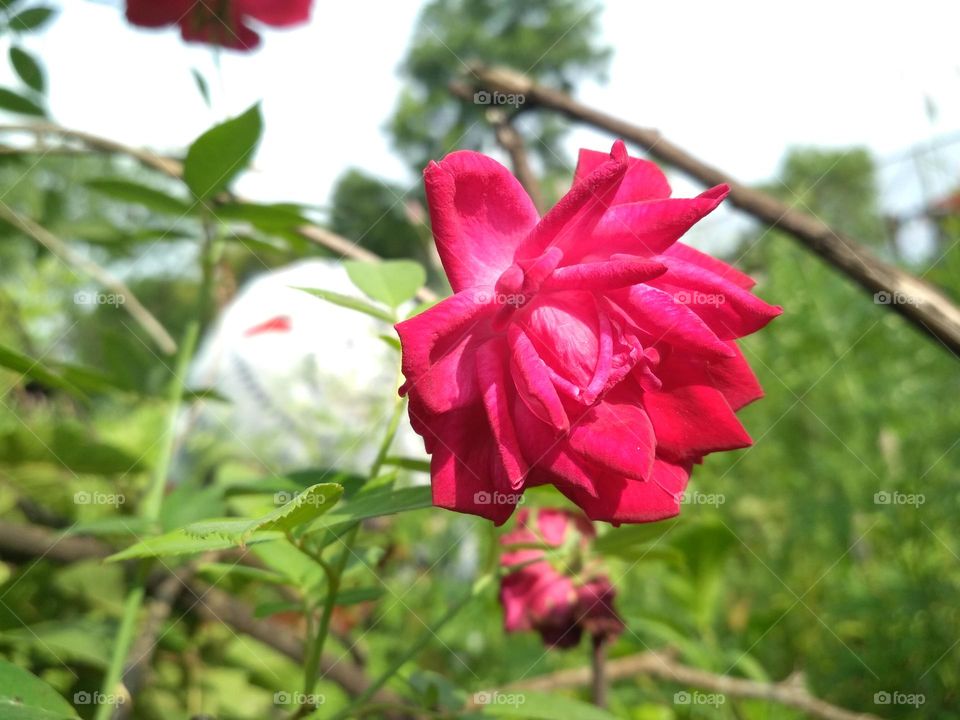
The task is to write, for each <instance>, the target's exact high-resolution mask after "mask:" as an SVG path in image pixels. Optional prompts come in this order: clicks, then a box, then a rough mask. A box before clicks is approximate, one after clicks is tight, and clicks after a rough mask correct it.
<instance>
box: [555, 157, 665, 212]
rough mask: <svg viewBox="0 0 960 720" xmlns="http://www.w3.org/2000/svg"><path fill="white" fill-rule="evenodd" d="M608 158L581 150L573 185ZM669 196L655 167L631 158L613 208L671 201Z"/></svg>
mask: <svg viewBox="0 0 960 720" xmlns="http://www.w3.org/2000/svg"><path fill="white" fill-rule="evenodd" d="M609 157H610V156H609V155H607V154H606V153H602V152H597V151H596V150H586V149H583V150H581V151H580V156H579V158H578V159H577V169H576V171H575V172H574V174H573V184H574V185H576V184H577V183H579V182H581V181H582V180H583V179H584V178H586V177H587V176H588V175H590V173H592V172H593V171H594V170H596V169H597V168H598V167H600V166H601V165H602V164H603V163H604V162H606V160H607V159H608V158H609ZM670 193H671V190H670V183H669V182H667V177H666V175H664V174H663V171H662V170H661V169H660V168H659V167H657V166H656V164H655V163H652V162H650V161H649V160H644V159H643V158H635V157H631V158H628V160H627V172H626V173H625V174H624V176H623V182H621V183H620V187H619V188H617V193H616V195H614V197H613V203H612V204H613V205H620V204H622V203H627V202H639V201H641V200H659V199H662V198H668V197H670Z"/></svg>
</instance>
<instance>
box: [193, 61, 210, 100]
mask: <svg viewBox="0 0 960 720" xmlns="http://www.w3.org/2000/svg"><path fill="white" fill-rule="evenodd" d="M190 72H191V73H192V74H193V81H194V82H195V83H196V84H197V90H198V91H199V92H200V97H202V98H203V102H204V104H205V105H206V106H207V107H213V106H212V105H211V104H210V86H209V85H208V84H207V79H206V78H205V77H204V76H203V75H201V74H200V71H199V70H197V69H196V68H192V69H191V70H190Z"/></svg>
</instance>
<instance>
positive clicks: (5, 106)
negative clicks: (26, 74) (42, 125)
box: [0, 87, 47, 117]
mask: <svg viewBox="0 0 960 720" xmlns="http://www.w3.org/2000/svg"><path fill="white" fill-rule="evenodd" d="M0 109H2V110H9V111H10V112H12V113H17V114H19V115H36V116H38V117H44V116H46V114H47V111H46V110H44V109H43V108H42V107H40V106H39V105H37V103H35V102H34V101H33V100H31V99H30V98H28V97H24V96H23V95H20V94H19V93H15V92H14V91H13V90H8V89H7V88H2V87H0Z"/></svg>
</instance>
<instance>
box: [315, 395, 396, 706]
mask: <svg viewBox="0 0 960 720" xmlns="http://www.w3.org/2000/svg"><path fill="white" fill-rule="evenodd" d="M398 380H399V377H398ZM404 406H405V402H404V400H403V398H401V397H399V396H398V397H397V401H396V402H395V403H394V407H393V414H392V415H391V416H390V422H389V423H388V424H387V431H386V433H385V434H384V436H383V440H382V441H381V443H380V448H379V449H378V451H377V456H376V458H375V459H374V461H373V465H372V467H371V468H370V479H371V480H372V479H373V478H375V477H377V475H379V474H380V470H381V468H382V467H383V463H384V461H385V460H386V459H387V453H389V452H390V446H391V445H392V444H393V439H394V437H396V434H397V428H398V427H399V426H400V420H401V418H402V417H403V409H404ZM359 528H360V524H359V523H355V524H354V525H351V526H350V528H349V529H348V530H347V531H346V532H345V533H344V535H343V536H342V537H343V539H342V543H343V551H342V552H341V553H340V557H339V558H338V560H337V564H336V567H331V566H330V565H329V564H328V563H326V562H324V560H323V558H322V557H320V556H319V555H314V559H315V560H316V561H317V562H318V563H319V564H320V565H321V566H323V568H324V570H325V572H326V574H327V596H326V598H325V599H324V603H323V614H322V615H321V616H320V626H319V628H318V630H317V634H316V636H315V637H311V638H310V639H309V640H308V642H307V660H306V663H305V664H304V667H303V694H304V695H305V696H307V697H309V696H311V695H313V691H314V688H315V687H316V684H317V675H318V674H319V670H320V659H321V658H322V657H323V646H324V645H325V644H326V641H327V635H328V634H329V632H330V619H331V618H332V617H333V609H334V607H336V604H337V594H338V593H339V592H340V580H341V578H342V576H343V570H344V568H345V567H346V565H347V560H348V559H349V556H350V555H351V554H352V553H353V543H354V541H355V540H356V538H357V531H358V530H359Z"/></svg>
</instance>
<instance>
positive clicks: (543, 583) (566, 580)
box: [500, 508, 623, 648]
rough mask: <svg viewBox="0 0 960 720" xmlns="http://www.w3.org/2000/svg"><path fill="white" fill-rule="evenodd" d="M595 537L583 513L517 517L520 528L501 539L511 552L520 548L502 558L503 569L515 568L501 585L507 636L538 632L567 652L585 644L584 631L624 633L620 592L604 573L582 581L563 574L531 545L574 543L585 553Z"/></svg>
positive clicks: (548, 512)
mask: <svg viewBox="0 0 960 720" xmlns="http://www.w3.org/2000/svg"><path fill="white" fill-rule="evenodd" d="M594 535H595V533H594V530H593V526H592V525H591V523H590V521H589V520H588V519H587V518H586V517H584V516H583V515H581V514H580V513H575V512H570V511H567V510H559V509H554V508H541V509H539V510H535V511H532V512H531V511H530V510H527V509H526V508H524V509H523V510H521V511H520V512H519V513H517V529H516V530H513V531H511V532H509V533H506V534H505V535H504V536H503V537H502V538H500V542H501V544H503V545H504V546H506V547H508V548H509V547H510V546H521V547H519V548H517V549H514V550H507V551H505V552H504V553H503V555H502V556H501V558H500V564H501V565H502V566H503V567H506V568H511V567H515V568H516V569H515V570H513V571H512V572H510V573H508V574H507V575H505V576H504V577H503V580H502V581H501V584H500V602H501V604H502V605H503V612H504V628H505V629H506V631H507V632H523V631H530V630H536V631H537V632H539V633H540V637H541V638H543V642H544V644H545V645H547V646H550V647H559V648H567V647H573V646H574V645H577V644H578V643H579V642H580V637H581V635H582V634H583V631H584V630H586V631H587V632H588V633H589V634H590V635H592V636H594V638H600V639H603V640H607V639H610V638H613V637H616V636H617V635H619V634H620V633H621V632H622V631H623V622H622V621H621V620H620V617H619V616H618V615H617V613H616V610H614V608H613V600H614V596H615V595H616V591H615V590H614V588H613V586H612V585H611V584H610V581H609V579H608V578H607V577H606V576H605V575H602V574H595V573H592V572H590V571H584V572H582V573H581V575H582V576H581V577H579V578H578V577H576V576H574V575H573V574H565V573H561V572H559V571H558V570H557V569H556V568H554V566H553V565H551V564H550V562H548V561H547V560H546V559H543V558H544V551H543V550H542V549H539V548H532V547H529V546H530V545H532V544H540V545H546V546H548V547H553V548H559V547H561V546H563V545H564V544H566V543H568V542H569V543H572V544H574V545H576V546H578V549H579V550H581V551H583V550H586V549H587V546H588V545H589V543H590V541H591V540H592V539H593V537H594Z"/></svg>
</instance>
